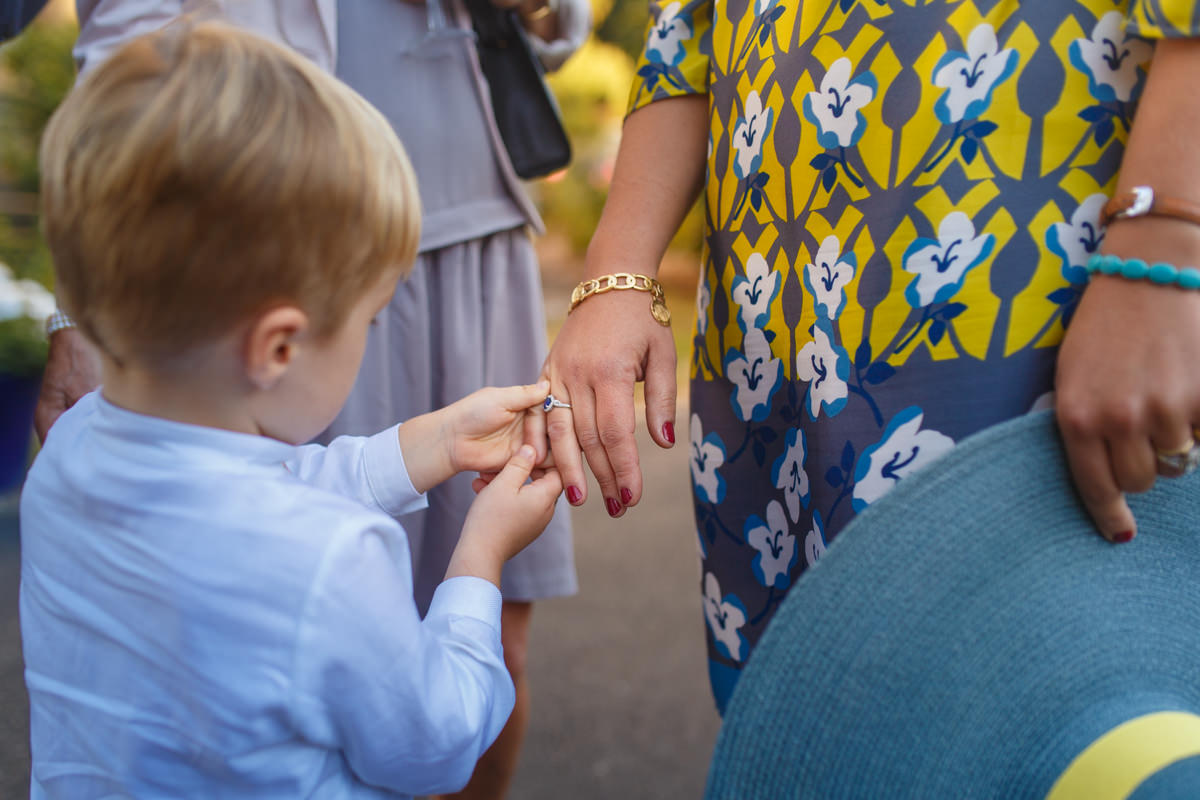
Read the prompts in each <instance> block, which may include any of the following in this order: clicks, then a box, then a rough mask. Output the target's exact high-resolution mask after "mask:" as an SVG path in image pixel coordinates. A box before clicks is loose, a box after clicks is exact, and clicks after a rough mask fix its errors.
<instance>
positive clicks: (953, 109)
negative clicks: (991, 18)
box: [933, 22, 1018, 124]
mask: <svg viewBox="0 0 1200 800" xmlns="http://www.w3.org/2000/svg"><path fill="white" fill-rule="evenodd" d="M1017 61H1018V58H1017V51H1016V50H1014V49H1012V48H1006V49H1004V50H998V49H997V44H996V31H995V29H994V28H992V26H991V25H989V24H987V23H986V22H985V23H982V24H980V25H977V26H976V27H975V29H974V30H972V31H971V33H970V35H969V36H968V37H967V52H965V53H963V52H960V51H956V50H951V51H950V52H948V53H946V55H944V56H942V58H941V59H940V60H939V61H938V63H937V65H936V66H935V67H934V68H933V85H934V86H940V87H941V88H943V89H946V90H947V91H946V92H945V93H944V94H943V95H942V96H941V97H939V98H938V101H937V103H936V104H935V105H934V107H933V110H934V113H935V114H937V117H938V119H940V120H941V121H942V122H944V123H947V124H949V123H952V122H953V123H958V122H962V121H963V120H966V119H976V118H978V117H979V116H980V115H981V114H983V112H985V111H987V109H988V106H990V105H991V104H992V91H993V90H994V89H995V88H996V87H997V86H998V85H1000V84H1001V83H1003V82H1004V81H1005V79H1007V78H1008V77H1009V76H1010V75H1012V74H1013V72H1015V71H1016V69H1017Z"/></svg>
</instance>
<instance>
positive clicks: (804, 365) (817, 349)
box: [796, 319, 850, 420]
mask: <svg viewBox="0 0 1200 800" xmlns="http://www.w3.org/2000/svg"><path fill="white" fill-rule="evenodd" d="M809 332H810V333H811V334H812V341H810V342H808V343H807V344H805V345H804V347H802V348H800V352H799V353H797V354H796V377H798V378H799V379H800V380H803V381H809V384H808V416H809V417H811V418H812V419H814V420H815V419H816V418H817V414H818V413H820V410H821V408H822V407H824V409H825V413H826V414H827V415H829V416H831V417H835V416H837V415H838V412H840V411H841V410H842V408H843V407H845V405H846V400H847V398H848V397H849V395H850V388H849V386H847V384H846V379H847V378H849V377H850V356H849V355H848V354H847V353H846V350H845V348H843V347H841V346H840V345H836V344H834V342H833V336H832V329H831V328H830V327H829V322H828V321H827V320H823V319H818V320H817V323H816V324H815V325H813V326H812V328H810V329H809Z"/></svg>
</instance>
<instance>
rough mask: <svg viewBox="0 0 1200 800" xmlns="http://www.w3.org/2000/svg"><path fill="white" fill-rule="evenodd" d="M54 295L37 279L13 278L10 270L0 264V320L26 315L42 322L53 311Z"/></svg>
mask: <svg viewBox="0 0 1200 800" xmlns="http://www.w3.org/2000/svg"><path fill="white" fill-rule="evenodd" d="M54 307H55V303H54V295H53V294H51V293H50V291H49V290H47V289H46V287H44V286H42V285H41V284H40V283H38V282H37V281H31V280H28V279H26V280H13V277H12V270H10V269H9V268H8V267H7V266H5V265H3V264H0V321H4V320H9V319H17V318H18V317H28V318H30V319H32V320H34V321H36V322H39V323H40V322H44V321H45V319H46V317H48V316H50V315H51V314H53V313H54Z"/></svg>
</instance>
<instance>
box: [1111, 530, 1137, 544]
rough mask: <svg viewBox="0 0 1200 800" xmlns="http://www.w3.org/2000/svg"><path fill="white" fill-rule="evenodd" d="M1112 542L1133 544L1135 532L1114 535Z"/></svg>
mask: <svg viewBox="0 0 1200 800" xmlns="http://www.w3.org/2000/svg"><path fill="white" fill-rule="evenodd" d="M1112 540H1113V541H1114V542H1116V543H1117V544H1125V543H1126V542H1131V541H1133V531H1121V532H1120V533H1116V534H1113V537H1112Z"/></svg>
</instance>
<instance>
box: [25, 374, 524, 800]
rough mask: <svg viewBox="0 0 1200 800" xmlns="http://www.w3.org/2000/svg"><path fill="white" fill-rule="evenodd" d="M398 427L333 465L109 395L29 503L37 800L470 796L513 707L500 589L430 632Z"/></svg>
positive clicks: (62, 443)
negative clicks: (403, 523)
mask: <svg viewBox="0 0 1200 800" xmlns="http://www.w3.org/2000/svg"><path fill="white" fill-rule="evenodd" d="M423 504H424V497H423V496H422V495H419V494H418V493H417V492H416V490H415V489H414V488H413V486H412V482H411V481H410V480H409V477H408V473H407V471H406V470H405V467H404V462H403V459H402V457H401V455H400V448H399V444H398V442H397V438H396V430H395V428H392V429H390V430H388V431H384V432H383V433H380V434H378V435H376V436H373V437H369V438H358V437H344V438H342V439H338V440H336V441H334V442H333V443H332V444H331V445H330V446H329V447H328V448H323V447H319V446H315V445H311V446H305V447H292V446H290V445H286V444H283V443H281V442H278V441H274V440H271V439H267V438H264V437H259V436H251V435H245V434H239V433H233V432H230V431H221V430H215V429H212V428H204V427H198V426H192V425H184V424H181V423H176V422H170V421H167V420H162V419H156V418H152V417H145V416H141V415H138V414H134V413H131V412H129V411H125V410H123V409H119V408H117V407H115V406H113V405H112V404H110V403H108V402H106V401H105V400H104V399H103V398H102V397H101V396H100V394H99V392H94V393H92V394H90V395H88V396H87V397H85V398H83V399H82V400H80V401H79V403H77V404H76V405H75V407H74V408H72V409H71V410H69V411H68V412H67V413H66V414H64V415H63V416H62V417H61V418H60V419H59V420H58V421H57V422H56V423H55V425H54V428H53V429H52V431H51V432H50V435H49V437H48V439H47V442H46V446H45V447H44V449H43V450H42V451H41V453H40V454H39V455H38V458H37V461H36V463H35V464H34V466H33V468H32V470H31V471H30V474H29V477H28V480H27V482H26V485H25V489H24V492H23V495H22V498H21V543H22V548H21V549H22V553H21V631H22V643H23V647H24V655H25V664H26V671H25V677H26V684H27V686H28V688H29V696H30V712H31V744H32V755H33V775H32V784H31V790H30V793H31V796H32V797H34V798H42V797H70V798H78V797H107V796H115V797H138V798H153V797H171V798H185V797H204V798H224V797H247V796H253V797H256V798H266V797H270V798H276V797H277V798H289V800H292V799H294V798H301V797H320V798H366V797H372V798H373V797H393V796H395V794H397V793H398V794H402V795H403V794H427V793H437V792H443V791H452V790H454V789H457V788H459V787H461V786H462V785H463V784H465V783H466V781H467V780H468V778H469V777H470V775H471V771H472V769H473V768H474V765H475V762H476V760H477V759H478V757H479V756H480V755H482V753H483V751H484V750H485V749H486V748H487V747H488V745H489V744H491V742H492V741H493V740H494V739H495V737H496V735H497V734H498V733H499V732H500V729H501V728H502V727H503V725H504V723H505V721H506V720H507V718H508V715H509V713H510V712H511V710H512V707H513V699H514V692H513V686H512V681H511V679H510V678H509V675H508V672H507V670H506V669H505V667H504V660H503V655H502V651H501V646H500V605H501V598H500V593H499V591H498V590H497V589H496V587H495V586H493V585H492V584H491V583H488V582H487V581H485V580H482V579H478V578H455V579H452V580H450V581H447V582H446V583H444V584H442V586H441V587H440V588H439V589H438V590H437V593H436V594H435V596H434V600H433V605H432V607H431V608H430V610H429V614H428V615H427V616H426V618H425V620H424V621H422V620H421V619H420V618H419V617H418V616H417V611H416V608H415V606H414V603H413V599H412V580H411V565H410V555H409V549H408V542H407V539H406V537H405V534H404V531H403V529H402V528H401V527H400V525H399V524H398V523H397V522H396V521H395V520H394V519H392V518H391V516H392V515H396V514H399V513H402V512H406V511H410V510H413V509H415V508H419V507H421V506H422V505H423Z"/></svg>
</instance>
